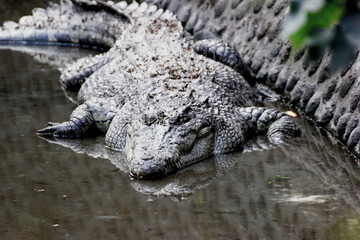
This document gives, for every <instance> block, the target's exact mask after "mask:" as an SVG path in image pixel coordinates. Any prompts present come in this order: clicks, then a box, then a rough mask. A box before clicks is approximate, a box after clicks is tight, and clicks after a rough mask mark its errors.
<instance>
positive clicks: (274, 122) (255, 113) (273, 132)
mask: <svg viewBox="0 0 360 240" xmlns="http://www.w3.org/2000/svg"><path fill="white" fill-rule="evenodd" d="M238 112H239V113H240V115H241V117H242V118H243V120H245V122H246V123H247V125H248V127H249V128H248V131H247V132H248V135H251V133H260V134H262V133H266V134H267V137H268V139H269V141H270V142H271V143H273V144H275V145H286V144H288V143H292V142H294V141H293V140H294V138H295V137H297V136H299V135H300V133H301V131H300V129H299V128H298V126H297V125H296V123H295V122H294V117H293V116H292V115H294V113H293V112H281V111H278V110H274V109H267V108H262V107H247V108H239V109H238Z"/></svg>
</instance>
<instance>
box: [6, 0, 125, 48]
mask: <svg viewBox="0 0 360 240" xmlns="http://www.w3.org/2000/svg"><path fill="white" fill-rule="evenodd" d="M130 23H131V19H130V18H129V17H128V16H127V15H126V14H125V13H123V12H121V11H120V10H119V9H118V8H117V7H116V6H115V4H113V3H111V2H108V3H106V2H103V1H100V0H96V1H84V0H72V1H71V0H61V2H60V4H56V3H49V4H48V7H47V8H45V9H42V8H35V9H33V11H32V15H30V16H24V17H22V18H20V20H19V23H15V22H12V21H7V22H5V23H4V24H3V26H2V27H0V44H1V45H6V44H7V45H19V44H20V45H67V46H80V47H91V48H110V47H111V46H113V45H114V43H115V40H116V38H117V37H118V36H119V34H121V32H122V31H123V29H124V28H125V27H126V26H127V25H128V24H130Z"/></svg>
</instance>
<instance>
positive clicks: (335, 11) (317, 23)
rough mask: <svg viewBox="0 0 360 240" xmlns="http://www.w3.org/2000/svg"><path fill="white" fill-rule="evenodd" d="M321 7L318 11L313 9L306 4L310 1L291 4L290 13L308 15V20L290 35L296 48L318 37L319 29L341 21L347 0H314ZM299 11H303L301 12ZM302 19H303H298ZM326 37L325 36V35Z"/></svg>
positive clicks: (321, 29)
mask: <svg viewBox="0 0 360 240" xmlns="http://www.w3.org/2000/svg"><path fill="white" fill-rule="evenodd" d="M316 1H318V2H322V4H321V3H320V4H319V3H318V5H320V6H321V7H320V8H319V9H318V10H317V11H314V12H313V11H311V10H312V9H311V8H310V9H309V8H306V6H304V5H305V4H306V3H307V2H309V1H300V0H297V1H294V2H292V3H291V5H290V13H289V14H290V15H293V16H295V17H296V16H299V15H303V14H305V15H306V20H305V22H304V23H303V24H302V26H301V27H300V28H299V29H297V31H295V32H293V33H291V35H290V36H289V38H290V41H291V42H292V44H293V46H294V47H295V49H298V48H300V47H302V46H304V45H305V43H306V41H307V40H308V39H309V38H314V37H318V31H323V30H324V29H327V28H330V27H333V26H334V24H335V23H337V22H339V20H340V18H341V17H342V15H343V13H344V8H345V2H346V0H334V1H331V2H326V3H325V2H324V1H321V0H312V4H315V2H316ZM299 11H303V12H302V13H299ZM298 21H301V19H298ZM324 37H325V36H324Z"/></svg>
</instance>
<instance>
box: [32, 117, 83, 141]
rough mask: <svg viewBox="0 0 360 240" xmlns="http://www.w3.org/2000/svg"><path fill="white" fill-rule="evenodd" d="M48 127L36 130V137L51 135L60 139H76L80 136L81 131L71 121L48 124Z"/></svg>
mask: <svg viewBox="0 0 360 240" xmlns="http://www.w3.org/2000/svg"><path fill="white" fill-rule="evenodd" d="M48 124H49V127H46V128H43V129H40V130H38V131H37V132H36V133H37V134H38V135H52V136H54V137H60V138H78V137H80V135H81V129H80V128H79V127H78V126H77V125H76V124H75V123H74V122H72V121H66V122H63V123H53V122H49V123H48Z"/></svg>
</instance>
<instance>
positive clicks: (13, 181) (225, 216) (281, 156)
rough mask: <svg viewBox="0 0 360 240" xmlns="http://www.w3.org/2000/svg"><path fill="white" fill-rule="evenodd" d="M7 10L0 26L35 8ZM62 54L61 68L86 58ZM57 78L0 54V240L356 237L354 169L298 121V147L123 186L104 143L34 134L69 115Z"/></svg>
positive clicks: (256, 147) (359, 229) (359, 191)
mask: <svg viewBox="0 0 360 240" xmlns="http://www.w3.org/2000/svg"><path fill="white" fill-rule="evenodd" d="M13 2H14V1H11V3H13ZM16 2H18V5H10V1H3V0H2V1H0V3H3V4H2V5H1V7H0V14H1V15H0V22H2V21H3V20H5V19H16V16H21V15H23V14H24V13H29V11H30V10H29V9H31V8H32V7H33V6H37V5H39V4H41V3H42V2H43V1H33V2H31V3H28V2H27V1H26V2H25V1H23V2H21V1H16ZM25 3H26V4H25ZM4 6H5V7H4ZM14 16H15V17H14ZM38 50H39V49H38ZM45 50H46V49H45ZM45 50H44V49H42V51H45ZM52 50H54V49H52ZM27 51H30V50H29V49H28V50H27ZM60 52H62V53H66V54H65V55H66V56H67V57H64V59H65V60H66V59H68V58H69V56H70V58H72V57H74V58H76V57H79V56H82V55H84V54H87V52H86V51H78V50H76V49H75V50H74V49H73V50H71V49H68V48H62V49H60ZM56 55H59V54H58V53H57V54H56ZM36 58H37V59H38V60H42V61H45V62H46V57H44V55H40V56H39V55H37V56H36ZM59 64H60V63H59ZM59 75H60V74H59V71H58V70H57V69H56V68H55V67H51V66H49V65H48V64H46V63H39V62H38V61H35V60H34V58H33V57H32V56H30V55H29V54H24V53H20V52H16V51H11V50H0V126H1V131H0V185H1V188H0V206H1V207H0V215H1V216H2V217H1V218H0V236H1V237H0V238H1V239H358V237H359V236H360V210H359V199H360V172H359V168H358V166H357V165H356V164H355V160H354V159H353V158H352V157H351V156H349V154H348V153H347V152H346V151H344V150H343V149H342V148H341V147H340V146H339V145H338V143H336V141H334V140H332V139H331V138H329V137H327V135H326V134H324V133H322V132H321V131H320V130H319V129H318V128H315V127H314V126H313V124H312V123H311V122H309V121H307V120H306V119H304V118H299V119H298V123H299V125H301V128H302V129H303V135H304V138H305V140H306V142H305V143H303V144H300V145H299V146H293V147H287V148H270V149H267V148H268V146H267V144H266V143H265V142H264V141H262V140H261V139H259V140H257V141H256V142H253V143H249V144H248V145H249V146H251V148H252V150H251V151H245V152H243V153H240V152H239V153H234V154H229V155H225V156H216V157H214V158H212V159H209V160H206V161H203V162H201V163H199V164H196V165H194V166H191V167H190V168H187V169H185V170H184V171H182V172H179V173H177V174H175V175H174V176H170V177H168V178H165V179H163V180H158V181H136V180H130V178H129V176H128V174H127V173H126V172H123V171H120V170H119V168H120V169H123V165H122V161H121V157H119V156H113V155H112V154H111V153H109V152H107V151H105V150H104V146H103V137H98V138H94V139H85V140H74V141H58V142H55V143H52V142H51V141H47V140H44V139H42V138H39V137H38V136H36V134H35V132H36V130H37V129H40V128H42V127H44V126H45V125H46V122H47V121H63V120H65V119H67V117H68V115H69V114H70V113H71V111H72V110H73V109H74V107H75V105H74V104H73V103H72V102H71V101H69V100H68V99H67V98H66V97H65V95H64V92H63V91H62V90H61V88H60V84H59V83H58V78H59ZM69 147H72V148H73V149H74V150H72V149H71V148H69ZM124 170H125V169H124Z"/></svg>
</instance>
